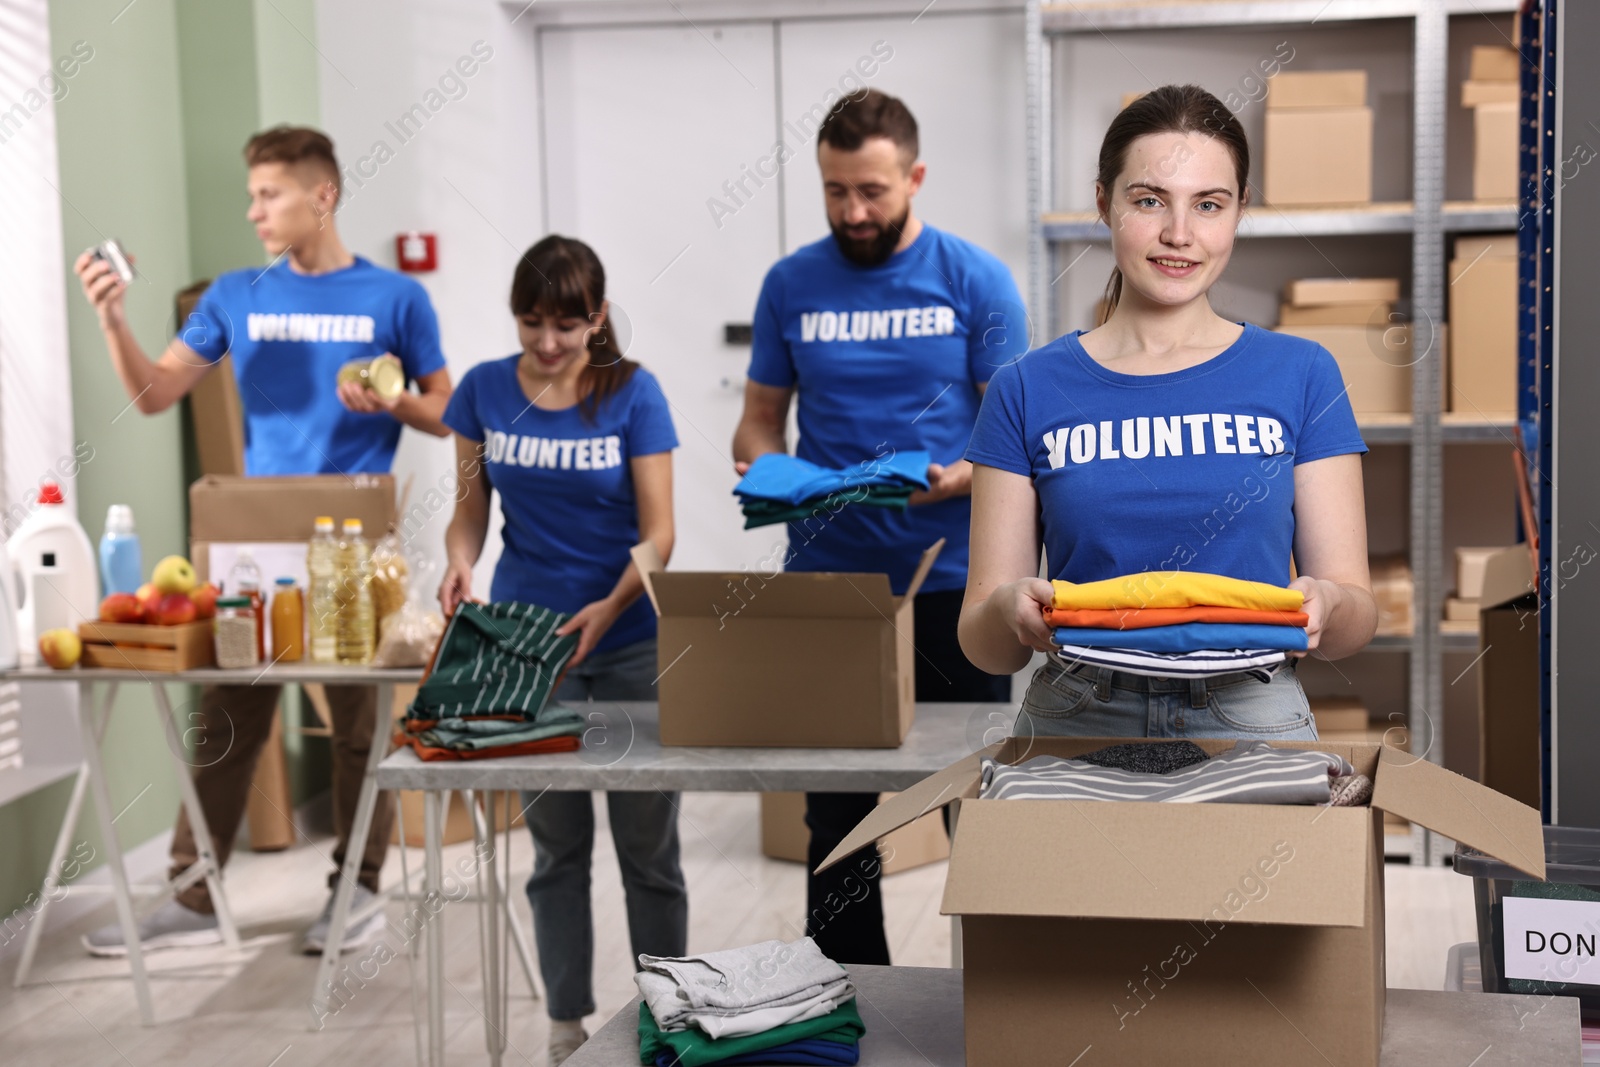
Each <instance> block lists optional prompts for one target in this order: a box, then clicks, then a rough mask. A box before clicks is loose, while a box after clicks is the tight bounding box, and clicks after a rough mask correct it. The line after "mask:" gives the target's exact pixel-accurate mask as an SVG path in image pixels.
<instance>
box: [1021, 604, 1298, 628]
mask: <svg viewBox="0 0 1600 1067" xmlns="http://www.w3.org/2000/svg"><path fill="white" fill-rule="evenodd" d="M1044 621H1045V625H1046V626H1093V627H1095V628H1097V629H1101V630H1142V629H1146V628H1148V627H1151V626H1176V625H1178V624H1179V623H1184V622H1253V623H1266V624H1268V625H1272V626H1299V627H1301V628H1302V629H1303V628H1304V627H1305V626H1306V624H1307V623H1308V622H1310V621H1311V620H1310V616H1308V615H1307V614H1306V613H1305V612H1303V611H1259V610H1256V609H1254V608H1208V607H1194V608H1045V610H1044Z"/></svg>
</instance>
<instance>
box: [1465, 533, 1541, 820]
mask: <svg viewBox="0 0 1600 1067" xmlns="http://www.w3.org/2000/svg"><path fill="white" fill-rule="evenodd" d="M1533 575H1534V571H1533V561H1532V559H1531V558H1530V556H1529V552H1528V546H1527V545H1526V544H1521V545H1512V546H1511V547H1510V548H1504V549H1501V550H1500V551H1499V552H1496V553H1495V554H1494V555H1492V556H1490V557H1489V558H1488V560H1486V561H1485V563H1484V575H1483V597H1482V600H1481V604H1482V610H1481V612H1480V613H1479V615H1478V647H1479V648H1480V649H1482V650H1483V651H1482V653H1481V655H1480V658H1479V660H1478V727H1479V729H1478V780H1479V781H1481V782H1482V783H1483V784H1484V785H1486V786H1488V787H1490V788H1491V789H1495V790H1498V791H1499V792H1501V793H1504V794H1505V795H1506V796H1509V797H1513V798H1515V799H1517V800H1520V801H1521V802H1522V803H1524V804H1528V805H1531V806H1533V807H1535V808H1537V807H1538V806H1539V804H1540V800H1541V797H1542V796H1543V785H1542V783H1541V775H1540V755H1539V751H1540V744H1541V741H1540V726H1539V673H1540V672H1539V597H1538V595H1537V591H1536V589H1535V587H1534V584H1533Z"/></svg>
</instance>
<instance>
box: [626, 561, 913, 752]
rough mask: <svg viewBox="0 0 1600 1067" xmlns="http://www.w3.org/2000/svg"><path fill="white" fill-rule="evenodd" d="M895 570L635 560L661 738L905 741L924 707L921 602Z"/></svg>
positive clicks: (788, 743)
mask: <svg viewBox="0 0 1600 1067" xmlns="http://www.w3.org/2000/svg"><path fill="white" fill-rule="evenodd" d="M943 547H944V541H943V540H940V541H938V542H937V543H935V544H934V545H933V546H932V547H930V548H929V549H928V550H927V551H926V552H924V553H923V554H922V559H921V560H920V561H919V562H918V564H917V568H916V571H915V572H914V573H913V574H912V576H911V581H910V584H909V585H908V586H907V588H906V592H905V595H904V596H898V597H897V596H895V595H894V594H893V593H891V592H890V589H889V576H888V575H886V574H836V573H815V574H781V573H780V574H773V575H766V574H759V573H743V574H738V573H721V574H719V573H714V572H686V571H668V570H664V569H662V565H661V558H660V556H658V555H657V554H656V552H655V549H654V547H653V546H651V545H650V544H649V543H648V542H646V543H645V544H642V545H636V546H634V549H633V560H634V563H635V564H636V565H637V566H638V568H639V572H640V574H642V575H643V576H644V584H645V591H646V593H647V594H648V595H649V597H650V601H651V603H652V604H653V605H654V606H655V610H656V615H657V616H658V617H659V624H658V626H657V631H656V643H657V648H658V653H657V654H658V662H659V664H660V669H661V676H660V678H659V679H658V680H657V682H656V689H657V697H656V699H657V701H658V702H659V703H660V709H661V743H662V744H663V745H742V746H755V747H778V748H896V747H898V746H899V744H900V742H902V741H904V740H905V736H906V733H907V732H908V731H909V730H910V729H911V720H912V716H913V715H914V713H915V709H916V697H915V692H914V684H913V683H914V668H915V657H916V651H915V649H914V647H913V645H912V633H913V620H912V601H913V599H914V598H915V597H916V595H917V590H918V589H919V588H920V587H921V586H922V581H923V579H924V578H926V577H927V575H928V570H929V568H931V567H932V566H933V561H934V559H935V558H936V557H937V556H938V555H939V550H940V549H942V548H943Z"/></svg>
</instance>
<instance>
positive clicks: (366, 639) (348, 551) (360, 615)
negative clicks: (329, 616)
mask: <svg viewBox="0 0 1600 1067" xmlns="http://www.w3.org/2000/svg"><path fill="white" fill-rule="evenodd" d="M338 574H339V631H338V632H339V637H338V645H339V647H338V656H339V662H340V663H344V664H357V665H359V664H365V663H369V662H371V660H372V652H373V648H374V646H375V645H376V644H377V625H376V622H375V620H374V618H373V611H372V545H371V544H369V543H368V541H367V539H366V538H365V537H362V536H361V520H360V519H346V520H344V531H343V535H342V536H341V537H340V538H339V567H338Z"/></svg>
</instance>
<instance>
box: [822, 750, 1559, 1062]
mask: <svg viewBox="0 0 1600 1067" xmlns="http://www.w3.org/2000/svg"><path fill="white" fill-rule="evenodd" d="M1127 740H1128V739H1126V738H1111V739H1107V738H1028V737H1013V738H1008V739H1007V740H1005V741H1003V742H1000V743H999V744H997V745H993V746H991V747H989V748H986V749H983V750H981V751H979V752H975V753H973V754H972V755H970V756H968V757H966V758H965V759H962V760H960V761H959V762H957V763H954V764H952V765H951V766H949V767H947V768H945V769H944V770H942V771H939V772H938V773H936V774H933V775H931V776H929V777H928V778H925V779H923V780H922V781H921V782H919V783H917V784H916V785H914V786H912V787H911V788H910V789H907V790H905V791H904V792H902V793H900V794H898V795H896V796H895V797H893V798H891V799H890V800H888V801H885V802H884V803H883V804H880V805H879V806H878V807H877V808H876V809H874V810H873V812H872V813H871V814H870V815H868V816H867V817H866V818H865V819H864V820H862V822H861V824H860V825H858V826H857V827H856V828H855V830H853V831H852V832H851V833H850V835H849V836H848V837H847V838H845V840H844V841H843V843H841V844H840V845H839V847H838V848H837V849H835V850H834V851H833V854H832V855H830V856H829V857H828V859H827V862H826V863H824V865H823V866H824V867H827V866H831V865H832V864H835V863H838V862H839V861H841V860H842V859H844V858H845V857H847V856H849V855H850V854H851V853H853V852H855V851H856V850H857V849H859V848H862V847H864V846H866V845H869V844H871V843H872V842H873V841H876V840H878V839H879V838H881V837H883V836H884V835H885V834H887V833H889V832H891V831H892V830H894V829H896V828H898V827H900V826H903V825H905V824H906V823H909V822H910V821H911V820H913V819H915V818H918V817H919V816H921V815H923V814H925V813H927V812H929V811H932V810H934V809H935V808H938V807H940V806H942V805H944V804H950V803H954V804H955V805H956V813H957V816H958V817H957V819H956V824H955V828H954V835H953V840H952V843H951V849H950V867H949V873H948V875H947V876H946V880H945V891H944V901H943V904H942V907H941V911H942V912H943V913H944V914H947V915H957V916H960V917H961V946H962V954H963V966H964V969H963V972H962V989H963V999H964V1002H965V1016H966V1035H967V1063H968V1065H969V1067H991V1065H992V1067H1015V1065H1017V1064H1037V1063H1070V1062H1073V1058H1074V1057H1076V1056H1079V1055H1080V1054H1081V1053H1082V1052H1083V1051H1085V1050H1086V1048H1087V1047H1093V1048H1094V1054H1095V1057H1096V1062H1103V1063H1110V1062H1115V1063H1139V1064H1143V1063H1185V1064H1193V1065H1195V1067H1205V1065H1216V1067H1250V1065H1260V1067H1280V1065H1282V1064H1287V1063H1317V1064H1322V1063H1325V1062H1326V1063H1331V1064H1334V1065H1336V1067H1375V1065H1376V1064H1377V1063H1378V1053H1379V1048H1380V1046H1381V1043H1382V1039H1383V1014H1384V997H1385V986H1384V959H1383V952H1384V911H1383V813H1384V812H1393V813H1394V814H1396V815H1399V816H1402V817H1404V818H1407V819H1410V820H1412V821H1414V822H1418V823H1421V824H1422V825H1424V826H1426V827H1429V828H1430V829H1433V830H1436V831H1438V832H1439V833H1442V834H1444V835H1446V836H1447V837H1451V838H1454V839H1455V840H1457V841H1461V842H1464V843H1466V844H1468V845H1471V846H1472V847H1474V848H1477V849H1479V850H1481V851H1484V852H1487V853H1488V854H1490V855H1492V856H1494V857H1496V858H1497V859H1500V860H1503V861H1504V862H1506V863H1508V864H1510V865H1511V866H1513V867H1516V868H1518V869H1519V870H1523V871H1526V872H1528V873H1529V874H1530V875H1531V876H1533V877H1536V878H1543V877H1544V837H1543V831H1542V829H1541V827H1540V820H1539V813H1538V812H1537V811H1536V810H1534V809H1533V808H1530V807H1527V806H1526V805H1523V804H1520V803H1518V802H1516V801H1514V800H1512V799H1510V798H1509V797H1506V796H1502V795H1501V794H1499V793H1496V792H1494V791H1493V790H1491V789H1488V788H1485V787H1484V786H1481V785H1479V784H1477V783H1476V782H1472V781H1469V780H1467V779H1465V778H1462V777H1461V776H1460V775H1457V774H1453V773H1451V772H1450V771H1446V770H1444V769H1443V768H1441V767H1437V766H1435V765H1434V764H1432V763H1429V762H1427V761H1425V760H1419V759H1417V758H1416V757H1413V756H1411V755H1408V754H1407V753H1404V752H1401V751H1400V750H1398V749H1395V748H1390V747H1388V746H1385V745H1380V744H1371V743H1355V742H1347V743H1335V742H1325V741H1324V742H1274V743H1273V747H1274V748H1289V749H1301V750H1305V749H1314V750H1316V751H1322V752H1332V753H1337V754H1339V755H1341V756H1343V757H1344V758H1346V759H1348V760H1349V761H1350V762H1351V763H1352V764H1354V765H1355V768H1356V770H1357V771H1358V772H1360V773H1362V774H1367V775H1370V776H1372V778H1373V780H1374V795H1373V800H1372V807H1370V808H1322V807H1311V806H1303V805H1294V806H1289V805H1285V806H1276V805H1262V804H1156V803H1133V802H1079V801H1067V800H979V799H977V795H978V787H979V774H980V769H981V760H982V758H983V757H984V756H994V757H995V758H996V759H998V760H1000V761H1001V762H1003V763H1007V764H1015V763H1020V762H1022V761H1023V760H1026V759H1029V758H1032V757H1034V756H1039V755H1056V756H1074V755H1081V754H1083V753H1086V752H1091V751H1094V750H1095V749H1097V748H1101V747H1103V746H1105V745H1108V744H1121V743H1126V742H1127ZM1147 743H1149V744H1162V743H1163V742H1161V741H1158V740H1152V741H1149V742H1147ZM1196 743H1197V744H1199V745H1200V747H1202V748H1204V749H1205V750H1206V751H1207V752H1208V753H1210V754H1212V755H1216V754H1218V753H1220V752H1225V751H1228V750H1230V749H1232V748H1233V746H1234V742H1233V741H1226V740H1216V741H1212V740H1202V741H1197V742H1196Z"/></svg>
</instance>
